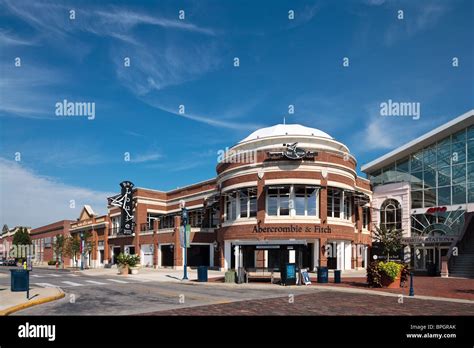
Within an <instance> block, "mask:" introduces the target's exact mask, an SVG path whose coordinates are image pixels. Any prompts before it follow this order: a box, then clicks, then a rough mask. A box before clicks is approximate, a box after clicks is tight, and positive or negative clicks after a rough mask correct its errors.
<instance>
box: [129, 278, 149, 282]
mask: <svg viewBox="0 0 474 348" xmlns="http://www.w3.org/2000/svg"><path fill="white" fill-rule="evenodd" d="M133 280H136V281H137V282H142V283H147V282H152V280H151V279H140V278H134V279H133Z"/></svg>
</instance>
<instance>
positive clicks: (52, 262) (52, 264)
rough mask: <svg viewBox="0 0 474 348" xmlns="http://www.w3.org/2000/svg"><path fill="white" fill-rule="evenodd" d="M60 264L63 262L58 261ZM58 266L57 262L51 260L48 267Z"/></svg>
mask: <svg viewBox="0 0 474 348" xmlns="http://www.w3.org/2000/svg"><path fill="white" fill-rule="evenodd" d="M58 264H59V265H60V264H61V261H58ZM55 265H56V260H49V261H48V266H55Z"/></svg>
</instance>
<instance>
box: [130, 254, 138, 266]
mask: <svg viewBox="0 0 474 348" xmlns="http://www.w3.org/2000/svg"><path fill="white" fill-rule="evenodd" d="M128 256H129V258H128V265H129V266H130V267H135V266H136V265H137V264H139V263H140V256H138V255H128Z"/></svg>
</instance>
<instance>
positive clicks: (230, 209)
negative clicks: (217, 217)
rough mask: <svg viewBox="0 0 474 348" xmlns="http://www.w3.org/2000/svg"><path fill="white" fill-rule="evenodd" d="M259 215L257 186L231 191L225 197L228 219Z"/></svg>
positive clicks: (226, 216)
mask: <svg viewBox="0 0 474 348" xmlns="http://www.w3.org/2000/svg"><path fill="white" fill-rule="evenodd" d="M256 216H257V188H256V187H251V188H244V189H239V190H237V191H235V192H232V193H229V194H228V195H227V196H226V198H225V218H226V221H231V220H235V219H237V218H253V217H256Z"/></svg>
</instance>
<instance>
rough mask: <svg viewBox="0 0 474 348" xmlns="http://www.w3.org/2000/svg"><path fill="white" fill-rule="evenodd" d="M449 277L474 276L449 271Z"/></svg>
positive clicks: (472, 275) (473, 275)
mask: <svg viewBox="0 0 474 348" xmlns="http://www.w3.org/2000/svg"><path fill="white" fill-rule="evenodd" d="M449 276H450V277H458V278H471V279H472V278H474V274H462V273H449Z"/></svg>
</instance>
